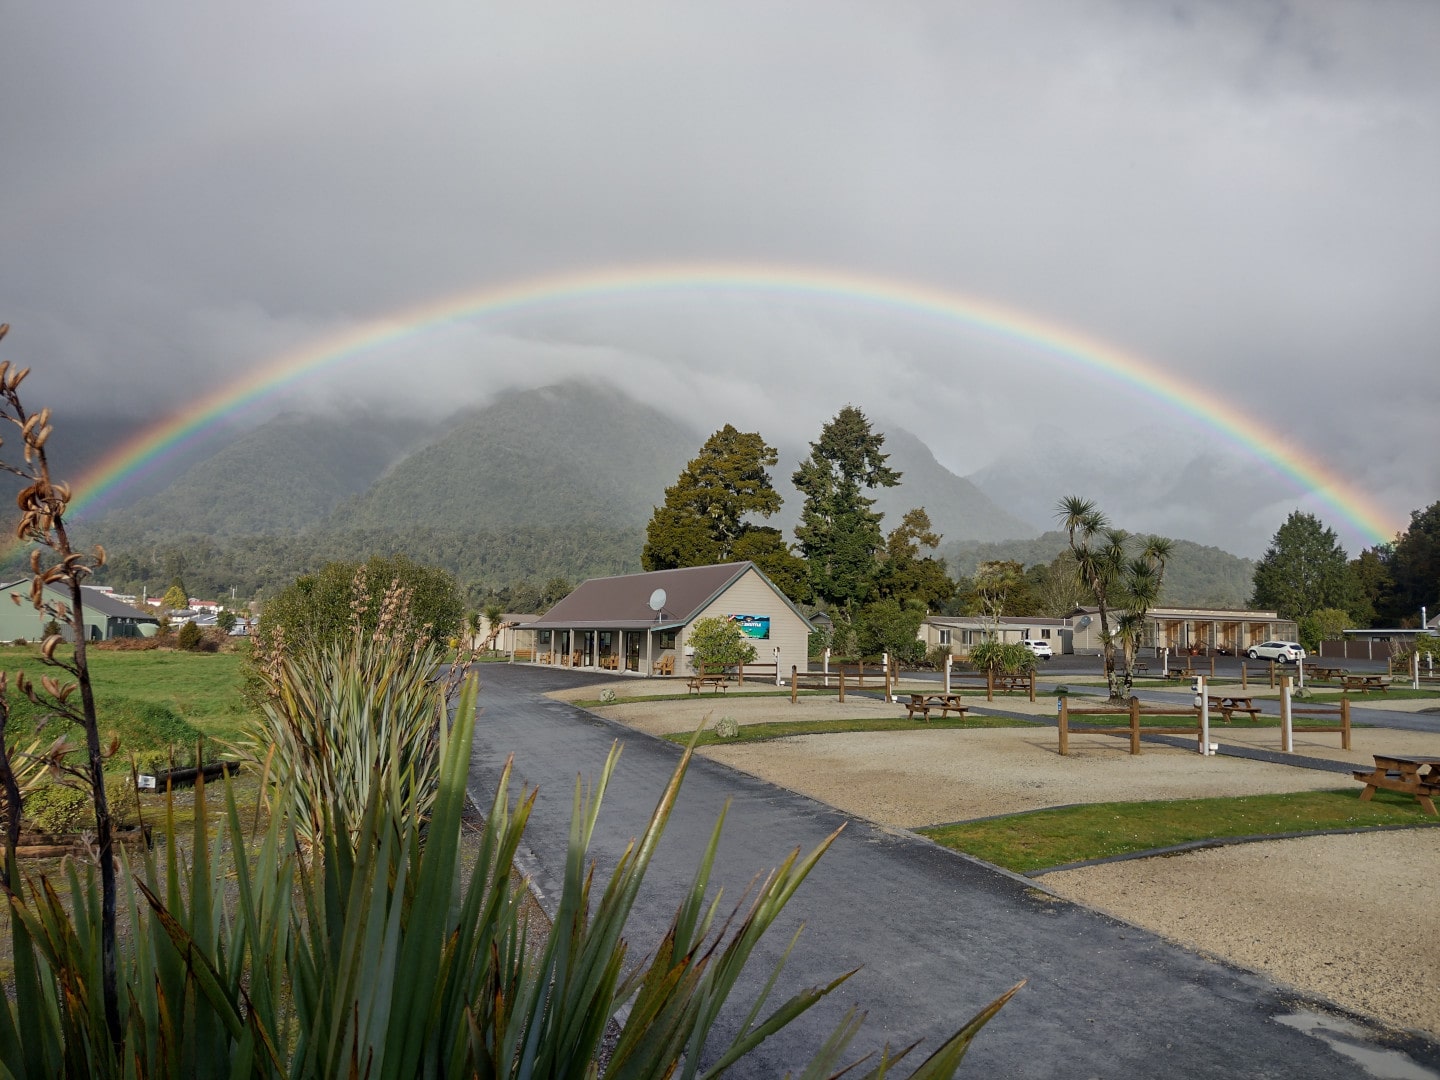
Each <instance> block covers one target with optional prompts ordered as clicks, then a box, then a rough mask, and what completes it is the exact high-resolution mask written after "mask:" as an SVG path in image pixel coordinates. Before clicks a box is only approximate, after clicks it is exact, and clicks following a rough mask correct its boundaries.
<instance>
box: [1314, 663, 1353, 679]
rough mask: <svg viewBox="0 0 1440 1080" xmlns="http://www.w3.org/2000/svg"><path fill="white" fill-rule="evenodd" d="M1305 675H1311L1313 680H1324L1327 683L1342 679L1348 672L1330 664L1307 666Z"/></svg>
mask: <svg viewBox="0 0 1440 1080" xmlns="http://www.w3.org/2000/svg"><path fill="white" fill-rule="evenodd" d="M1305 674H1306V675H1309V676H1310V678H1312V679H1322V680H1324V681H1325V682H1330V681H1331V680H1333V679H1339V678H1342V677H1343V676H1344V675H1346V674H1347V672H1346V671H1345V669H1344V668H1342V667H1332V666H1331V665H1329V664H1306V665H1305Z"/></svg>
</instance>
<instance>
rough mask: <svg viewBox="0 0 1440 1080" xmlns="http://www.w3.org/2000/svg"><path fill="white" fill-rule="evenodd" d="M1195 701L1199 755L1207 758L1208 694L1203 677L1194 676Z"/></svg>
mask: <svg viewBox="0 0 1440 1080" xmlns="http://www.w3.org/2000/svg"><path fill="white" fill-rule="evenodd" d="M1195 686H1196V690H1195V701H1196V704H1198V705H1199V706H1200V753H1201V754H1203V755H1205V756H1206V757H1209V756H1210V754H1211V750H1210V694H1209V692H1208V690H1207V689H1206V686H1205V676H1204V675H1196V676H1195Z"/></svg>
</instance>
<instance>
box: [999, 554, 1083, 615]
mask: <svg viewBox="0 0 1440 1080" xmlns="http://www.w3.org/2000/svg"><path fill="white" fill-rule="evenodd" d="M1025 580H1026V584H1027V587H1028V588H1027V591H1028V592H1029V595H1030V598H1031V600H1032V601H1033V603H1034V608H1033V610H1030V611H1017V612H1016V614H1017V615H1038V616H1041V617H1043V618H1047V619H1063V618H1064V617H1065V616H1067V615H1069V614H1070V613H1071V612H1072V611H1074V610H1075V609H1076V608H1077V607H1079V606H1081V605H1082V604H1083V603H1085V591H1084V589H1083V588H1082V587H1081V585H1080V583H1079V581H1077V580H1076V575H1075V553H1074V552H1072V551H1062V552H1061V553H1060V554H1059V555H1057V556H1055V558H1054V559H1052V560H1051V561H1050V562H1048V563H1039V564H1037V565H1035V566H1032V567H1029V568H1028V569H1027V570H1026V571H1025Z"/></svg>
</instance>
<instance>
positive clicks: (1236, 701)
mask: <svg viewBox="0 0 1440 1080" xmlns="http://www.w3.org/2000/svg"><path fill="white" fill-rule="evenodd" d="M1205 696H1206V697H1207V698H1209V699H1210V708H1212V709H1219V710H1220V715H1221V717H1222V718H1223V719H1224V722H1225V723H1227V724H1228V723H1230V717H1231V716H1233V715H1234V714H1235V713H1237V712H1243V713H1249V714H1250V718H1251V719H1252V720H1253V719H1254V718H1255V717H1257V716H1259V715H1260V710H1259V709H1258V708H1257V707H1256V705H1255V699H1254V698H1251V697H1246V696H1245V695H1243V694H1206V695H1205Z"/></svg>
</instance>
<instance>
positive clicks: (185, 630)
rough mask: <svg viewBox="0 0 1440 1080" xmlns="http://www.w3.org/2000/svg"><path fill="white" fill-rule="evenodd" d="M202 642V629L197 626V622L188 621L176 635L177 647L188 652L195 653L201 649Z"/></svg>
mask: <svg viewBox="0 0 1440 1080" xmlns="http://www.w3.org/2000/svg"><path fill="white" fill-rule="evenodd" d="M202 640H203V639H202V637H201V635H200V628H199V627H198V626H196V625H195V620H194V619H187V620H186V622H185V625H184V626H182V627H181V628H180V632H179V633H178V634H176V635H175V647H176V648H179V649H184V650H186V651H187V652H194V651H195V650H196V649H198V648H200V642H201V641H202Z"/></svg>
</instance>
